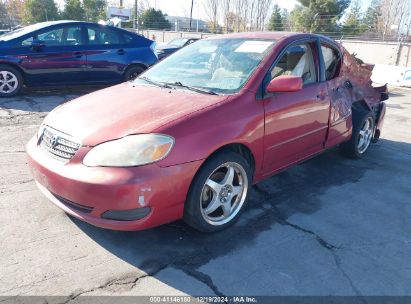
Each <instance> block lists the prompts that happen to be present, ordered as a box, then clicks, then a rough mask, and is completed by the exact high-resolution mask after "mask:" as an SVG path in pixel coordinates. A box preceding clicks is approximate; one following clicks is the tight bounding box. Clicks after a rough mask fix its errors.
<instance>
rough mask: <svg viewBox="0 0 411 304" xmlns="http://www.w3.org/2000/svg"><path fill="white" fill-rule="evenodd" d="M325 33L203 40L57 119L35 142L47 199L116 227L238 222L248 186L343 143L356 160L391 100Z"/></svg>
mask: <svg viewBox="0 0 411 304" xmlns="http://www.w3.org/2000/svg"><path fill="white" fill-rule="evenodd" d="M371 71H372V66H370V65H365V64H360V63H358V61H357V60H356V59H355V58H354V57H352V56H351V55H350V54H349V53H347V51H346V50H344V48H343V47H341V46H340V45H339V44H337V43H336V42H334V41H333V40H331V39H328V38H326V37H324V36H319V35H314V34H291V33H241V34H231V35H225V36H216V37H213V38H209V39H205V40H201V41H198V42H196V43H194V44H192V45H190V46H188V47H186V48H184V49H182V50H180V51H178V52H176V53H175V54H173V55H171V56H170V57H168V58H166V59H165V60H164V61H162V62H160V63H159V64H157V65H155V66H154V67H152V68H151V69H150V70H148V71H146V72H145V73H144V74H142V75H141V76H140V77H139V78H138V79H136V80H135V81H133V82H127V83H123V84H121V85H117V86H114V87H111V88H107V89H104V90H101V91H97V92H95V93H92V94H89V95H86V96H83V97H80V98H78V99H76V100H73V101H71V102H69V103H67V104H64V105H62V106H60V107H58V108H56V109H55V110H54V111H52V112H51V113H50V114H49V115H48V116H47V118H46V119H45V121H44V123H43V124H42V125H41V127H40V130H39V132H38V134H37V135H36V136H34V137H33V138H32V139H31V140H30V142H29V143H28V145H27V153H28V160H29V166H30V168H31V171H32V173H33V175H34V177H35V179H36V181H37V184H38V186H39V188H40V189H41V191H42V192H43V193H44V194H45V195H46V196H47V197H48V198H49V199H50V200H51V201H52V202H54V203H55V204H56V205H57V206H59V207H60V208H61V209H63V210H64V211H65V212H67V213H69V214H71V215H73V216H75V217H77V218H79V219H81V220H84V221H86V222H88V223H91V224H93V225H96V226H99V227H104V228H110V229H116V230H140V229H146V228H150V227H154V226H158V225H161V224H165V223H168V222H171V221H175V220H178V219H181V218H183V219H184V220H185V221H186V222H187V223H188V224H189V225H191V226H193V227H194V228H196V229H198V230H201V231H206V232H212V231H217V230H221V229H223V228H226V227H227V226H229V225H231V224H233V223H234V222H235V221H236V220H237V218H238V217H239V216H240V214H241V211H242V210H243V209H244V208H245V205H246V203H247V197H248V196H249V192H250V187H251V185H252V184H254V183H257V182H259V181H261V180H262V179H264V178H267V177H269V176H272V175H273V174H276V173H278V172H280V171H282V170H284V169H286V168H288V167H290V166H292V165H294V164H296V163H299V162H301V161H304V160H306V159H308V158H311V157H313V156H315V155H317V154H318V153H321V152H323V151H325V150H326V149H328V148H330V147H333V146H336V145H340V147H341V151H342V152H343V153H344V154H345V155H347V156H350V157H354V158H361V157H362V156H363V155H364V154H365V153H366V151H367V149H368V148H369V146H370V143H371V142H374V141H376V140H378V137H379V135H380V132H381V127H382V123H383V119H384V114H385V104H384V103H383V102H382V101H383V100H385V99H387V98H388V97H387V93H386V88H385V87H379V88H376V87H373V86H372V85H371V81H370V76H371Z"/></svg>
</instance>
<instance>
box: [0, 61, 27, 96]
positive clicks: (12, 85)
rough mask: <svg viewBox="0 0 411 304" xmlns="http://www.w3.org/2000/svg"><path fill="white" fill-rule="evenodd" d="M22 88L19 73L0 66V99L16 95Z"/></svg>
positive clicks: (13, 69)
mask: <svg viewBox="0 0 411 304" xmlns="http://www.w3.org/2000/svg"><path fill="white" fill-rule="evenodd" d="M22 86H23V77H22V76H21V73H20V72H19V71H18V70H17V69H15V68H13V67H11V66H8V65H0V97H11V96H13V95H16V94H17V93H18V92H19V91H20V90H21V88H22Z"/></svg>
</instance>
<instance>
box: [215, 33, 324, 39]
mask: <svg viewBox="0 0 411 304" xmlns="http://www.w3.org/2000/svg"><path fill="white" fill-rule="evenodd" d="M289 37H296V38H303V37H322V38H325V39H329V38H328V37H326V36H322V35H318V34H311V33H297V32H242V33H232V34H223V35H216V36H211V37H209V38H207V39H230V38H231V39H235V38H238V39H241V38H242V39H267V40H280V39H282V38H289Z"/></svg>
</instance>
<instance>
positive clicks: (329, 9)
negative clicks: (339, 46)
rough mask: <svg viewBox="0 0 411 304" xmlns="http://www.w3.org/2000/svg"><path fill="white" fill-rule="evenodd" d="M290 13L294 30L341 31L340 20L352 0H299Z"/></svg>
mask: <svg viewBox="0 0 411 304" xmlns="http://www.w3.org/2000/svg"><path fill="white" fill-rule="evenodd" d="M298 1H299V2H300V4H301V5H299V6H297V7H296V8H295V9H294V10H293V11H292V12H291V15H290V19H291V23H292V27H293V29H294V30H297V31H303V32H319V33H325V34H329V33H333V32H336V31H339V30H340V29H339V25H338V21H339V20H340V18H341V16H342V15H343V13H344V11H345V10H346V9H347V8H348V6H349V5H350V3H351V0H298Z"/></svg>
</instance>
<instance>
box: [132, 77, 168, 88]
mask: <svg viewBox="0 0 411 304" xmlns="http://www.w3.org/2000/svg"><path fill="white" fill-rule="evenodd" d="M137 79H143V80H145V81H146V82H148V83H150V84H152V85H155V86H158V87H161V88H166V89H171V87H170V86H169V85H168V84H166V83H162V82H157V81H154V80H151V79H150V78H148V77H146V76H143V77H137Z"/></svg>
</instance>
